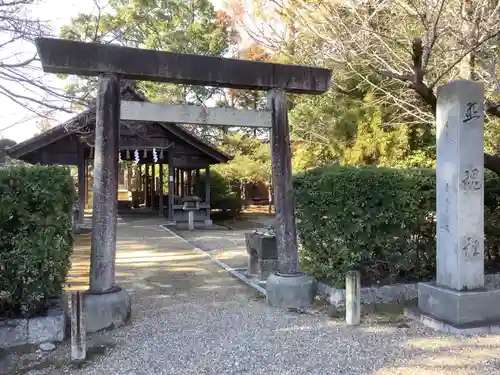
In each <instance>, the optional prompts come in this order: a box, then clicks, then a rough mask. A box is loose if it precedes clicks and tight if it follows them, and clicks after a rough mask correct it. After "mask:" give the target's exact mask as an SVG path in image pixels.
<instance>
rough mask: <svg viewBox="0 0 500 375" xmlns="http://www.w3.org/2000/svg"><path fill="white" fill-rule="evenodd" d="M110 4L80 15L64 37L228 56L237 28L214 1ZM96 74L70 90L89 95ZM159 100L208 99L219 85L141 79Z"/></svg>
mask: <svg viewBox="0 0 500 375" xmlns="http://www.w3.org/2000/svg"><path fill="white" fill-rule="evenodd" d="M108 6H109V9H107V10H106V11H104V10H101V9H99V10H98V12H97V14H80V15H78V17H76V18H74V19H72V21H71V23H70V24H69V25H67V26H64V27H63V28H62V29H61V36H62V37H64V38H67V39H71V40H78V41H86V42H94V43H117V44H121V45H124V46H130V47H136V48H146V49H154V50H160V51H170V52H182V53H195V54H201V55H212V56H223V55H224V54H225V53H226V52H227V51H228V50H229V47H230V44H231V37H232V30H231V29H230V21H229V20H228V18H227V16H226V15H225V14H223V13H220V12H216V11H215V10H214V7H213V5H212V4H211V2H210V1H209V0H187V1H182V0H158V1H151V0H112V1H110V2H109V5H108ZM95 82H96V79H95V78H94V79H93V80H89V79H82V80H79V81H77V82H76V83H71V84H69V85H68V87H67V89H68V90H69V91H70V92H74V93H76V92H79V93H80V94H81V95H85V94H86V93H87V92H89V91H92V92H93V90H94V88H95ZM140 88H142V89H143V90H144V91H145V92H146V94H147V96H148V98H149V99H150V100H152V101H156V102H169V103H185V102H188V103H196V104H200V103H203V102H204V101H205V100H206V99H208V98H210V97H212V96H213V95H214V93H216V92H217V91H218V90H219V89H216V88H208V87H198V86H185V85H174V84H158V83H151V82H145V83H142V82H141V83H140Z"/></svg>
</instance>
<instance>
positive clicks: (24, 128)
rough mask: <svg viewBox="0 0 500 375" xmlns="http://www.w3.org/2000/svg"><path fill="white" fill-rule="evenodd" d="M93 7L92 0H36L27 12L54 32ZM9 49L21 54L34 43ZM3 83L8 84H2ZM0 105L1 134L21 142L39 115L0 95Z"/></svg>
mask: <svg viewBox="0 0 500 375" xmlns="http://www.w3.org/2000/svg"><path fill="white" fill-rule="evenodd" d="M93 9H94V2H93V1H92V0H43V1H40V2H39V3H37V4H36V5H35V6H34V7H33V9H31V11H32V12H33V14H35V15H36V17H37V18H39V19H40V20H42V21H48V22H49V24H50V26H51V28H52V30H53V32H54V33H57V32H58V30H59V29H60V28H61V26H63V25H65V24H67V23H69V22H70V20H71V17H75V16H76V15H78V13H86V12H91V11H92V10H93ZM11 49H12V50H15V51H19V50H22V52H23V54H24V55H25V56H27V55H32V54H34V53H35V52H36V50H35V48H34V46H31V45H30V46H26V45H22V46H21V45H19V44H18V45H15V46H12V47H11ZM46 80H47V82H51V84H55V85H57V84H59V86H60V83H59V82H58V79H57V78H56V76H55V75H54V76H52V77H47V78H46ZM52 82H53V83H52ZM6 86H8V85H7V84H6ZM17 87H18V86H16V88H17ZM0 108H1V111H0V129H5V128H7V129H5V130H2V131H1V133H0V136H1V137H3V138H10V139H13V140H15V141H16V142H21V141H23V140H26V139H28V138H30V137H32V136H33V135H34V134H35V133H37V132H39V131H38V128H37V127H36V121H37V120H39V118H35V115H34V114H33V113H32V112H30V111H28V110H26V109H25V108H23V107H22V106H19V105H17V104H15V103H13V102H12V101H11V100H10V99H8V98H6V97H4V96H0ZM67 117H68V115H67V114H60V115H59V116H58V119H59V118H60V119H61V120H64V119H65V118H67Z"/></svg>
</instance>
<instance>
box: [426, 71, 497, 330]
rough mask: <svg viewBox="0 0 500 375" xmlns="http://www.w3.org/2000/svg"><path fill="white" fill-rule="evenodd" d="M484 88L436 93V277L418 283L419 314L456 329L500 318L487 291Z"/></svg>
mask: <svg viewBox="0 0 500 375" xmlns="http://www.w3.org/2000/svg"><path fill="white" fill-rule="evenodd" d="M483 101H484V87H483V84H482V83H478V82H472V81H452V82H450V83H448V84H446V85H444V86H441V87H439V88H438V90H437V113H436V115H437V116H436V137H437V142H436V144H437V167H436V198H437V212H436V216H437V264H436V265H437V278H436V283H420V284H419V291H418V304H419V308H420V310H421V311H422V312H423V313H425V314H429V315H431V316H432V317H434V318H437V319H439V320H441V321H443V322H445V323H449V324H451V325H454V326H461V325H464V324H469V325H470V324H473V325H474V324H478V325H487V324H488V323H487V322H488V321H492V320H497V319H500V293H499V292H500V291H499V290H486V289H484V212H483V211H484V156H483V155H484V154H483V153H484V129H483V123H484V108H483Z"/></svg>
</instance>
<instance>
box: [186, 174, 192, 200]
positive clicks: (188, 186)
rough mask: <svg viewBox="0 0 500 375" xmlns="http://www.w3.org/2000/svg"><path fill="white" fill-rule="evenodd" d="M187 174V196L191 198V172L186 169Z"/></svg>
mask: <svg viewBox="0 0 500 375" xmlns="http://www.w3.org/2000/svg"><path fill="white" fill-rule="evenodd" d="M187 174H188V178H187V195H188V196H191V195H193V170H191V169H188V171H187Z"/></svg>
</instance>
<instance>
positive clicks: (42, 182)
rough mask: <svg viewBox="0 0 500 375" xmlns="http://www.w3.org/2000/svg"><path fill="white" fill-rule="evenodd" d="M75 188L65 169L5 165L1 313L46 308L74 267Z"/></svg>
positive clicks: (0, 215) (0, 203) (0, 209)
mask: <svg viewBox="0 0 500 375" xmlns="http://www.w3.org/2000/svg"><path fill="white" fill-rule="evenodd" d="M75 197H76V195H75V188H74V183H73V179H72V178H71V176H70V173H69V171H68V170H67V169H66V168H62V167H56V166H51V167H45V166H29V167H10V168H3V169H0V223H1V224H0V316H2V315H7V316H24V317H26V316H33V315H37V314H41V313H43V312H44V310H45V308H46V305H47V302H48V298H50V297H54V296H59V295H60V293H61V291H62V288H63V283H64V282H65V279H66V276H67V273H68V271H69V268H70V256H71V253H72V246H73V238H72V228H71V225H72V219H71V217H72V206H73V203H74V200H75Z"/></svg>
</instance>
